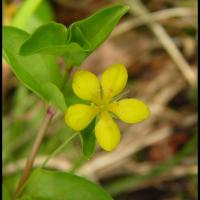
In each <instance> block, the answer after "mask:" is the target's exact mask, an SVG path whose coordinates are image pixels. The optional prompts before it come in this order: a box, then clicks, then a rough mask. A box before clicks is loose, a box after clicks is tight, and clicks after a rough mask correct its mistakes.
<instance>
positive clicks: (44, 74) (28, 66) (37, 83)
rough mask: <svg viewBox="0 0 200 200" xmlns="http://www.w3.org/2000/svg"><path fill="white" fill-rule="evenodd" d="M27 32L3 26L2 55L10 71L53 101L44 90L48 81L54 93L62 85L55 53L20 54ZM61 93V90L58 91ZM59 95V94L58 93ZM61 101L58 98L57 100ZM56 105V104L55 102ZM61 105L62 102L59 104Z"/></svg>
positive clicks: (29, 86) (41, 95) (45, 98)
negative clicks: (52, 86)
mask: <svg viewBox="0 0 200 200" xmlns="http://www.w3.org/2000/svg"><path fill="white" fill-rule="evenodd" d="M28 37H29V34H28V33H26V32H24V31H22V30H20V29H18V28H14V27H9V26H4V27H3V51H4V54H3V55H4V57H5V59H6V60H7V62H8V63H9V65H10V67H11V69H12V71H13V72H14V73H15V75H16V76H17V78H18V79H19V80H20V81H22V83H23V84H24V85H25V86H26V87H27V88H29V89H30V90H32V91H33V92H34V93H36V94H37V95H38V96H40V97H41V98H43V99H44V100H46V101H48V102H49V101H52V102H55V95H52V94H51V95H49V94H48V92H46V91H45V86H43V85H45V84H46V83H47V82H50V83H51V84H53V85H54V90H56V91H57V92H56V93H59V92H58V89H55V88H56V87H58V88H60V87H61V85H62V81H63V80H62V76H61V73H60V71H59V68H58V65H57V63H56V57H55V55H42V54H36V55H31V56H26V57H24V56H20V55H19V49H20V47H21V45H22V43H23V42H24V41H25V40H27V38H28ZM60 93H61V92H60ZM59 96H61V94H59ZM58 102H61V101H60V100H58V101H57V103H58ZM56 106H58V104H56ZM59 107H60V108H61V107H62V108H64V107H63V102H62V103H61V104H60V105H59Z"/></svg>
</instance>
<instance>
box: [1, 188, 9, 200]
mask: <svg viewBox="0 0 200 200" xmlns="http://www.w3.org/2000/svg"><path fill="white" fill-rule="evenodd" d="M2 196H3V200H10V197H9V193H8V190H7V188H6V186H5V185H4V184H2Z"/></svg>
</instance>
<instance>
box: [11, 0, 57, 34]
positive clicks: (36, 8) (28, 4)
mask: <svg viewBox="0 0 200 200" xmlns="http://www.w3.org/2000/svg"><path fill="white" fill-rule="evenodd" d="M51 20H53V14H52V10H51V7H50V5H49V2H48V1H46V0H25V1H23V2H21V6H20V8H19V9H18V10H17V13H16V15H15V16H14V18H13V20H12V22H11V25H12V26H15V27H18V28H22V29H24V30H26V31H32V30H34V29H35V28H38V27H39V26H40V25H42V24H44V23H47V22H49V21H51Z"/></svg>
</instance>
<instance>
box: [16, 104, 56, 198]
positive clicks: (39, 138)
mask: <svg viewBox="0 0 200 200" xmlns="http://www.w3.org/2000/svg"><path fill="white" fill-rule="evenodd" d="M54 114H55V113H54V112H53V111H52V108H51V107H48V109H47V113H46V116H45V118H44V121H43V123H42V125H41V127H40V129H39V131H38V134H37V137H36V139H35V142H34V144H33V147H32V150H31V153H30V155H29V157H28V159H27V161H26V165H25V167H24V170H23V174H22V176H21V178H20V180H19V183H18V186H17V190H16V196H19V195H20V194H21V192H22V190H23V186H24V184H25V182H26V180H27V179H28V177H29V174H30V171H31V168H32V166H33V162H34V160H35V157H36V154H37V152H38V150H39V148H40V145H41V143H42V140H43V137H44V135H45V133H46V130H47V128H48V126H49V124H50V123H51V120H52V118H53V116H54Z"/></svg>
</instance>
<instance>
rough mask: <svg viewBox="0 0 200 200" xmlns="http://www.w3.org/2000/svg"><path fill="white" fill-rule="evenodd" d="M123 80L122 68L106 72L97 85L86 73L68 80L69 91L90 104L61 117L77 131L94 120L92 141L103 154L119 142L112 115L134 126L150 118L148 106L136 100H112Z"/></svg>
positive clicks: (117, 128)
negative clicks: (94, 137) (70, 83)
mask: <svg viewBox="0 0 200 200" xmlns="http://www.w3.org/2000/svg"><path fill="white" fill-rule="evenodd" d="M127 79H128V74H127V70H126V67H125V66H124V65H122V64H114V65H112V66H110V67H109V68H107V69H106V70H105V71H104V72H103V74H102V76H101V80H100V81H99V80H98V78H97V76H96V75H95V74H93V73H91V72H89V71H84V70H80V71H77V72H76V73H75V74H74V77H73V80H72V88H73V91H74V93H75V94H76V95H77V96H78V97H79V98H81V99H84V100H87V101H89V102H90V104H89V105H87V104H74V105H72V106H70V107H69V108H68V109H67V111H66V113H65V122H66V124H67V125H68V126H69V127H70V128H72V129H74V130H76V131H81V130H83V129H85V128H86V127H87V126H88V125H89V124H90V123H91V122H92V121H93V120H94V118H95V117H96V125H95V129H94V132H95V135H96V139H97V141H98V143H99V145H100V146H101V147H102V148H103V149H104V150H106V151H112V150H113V149H114V148H116V146H117V145H118V144H119V142H120V130H119V127H118V126H117V124H116V123H115V122H114V120H113V119H112V116H113V114H114V116H116V117H118V118H119V119H120V120H122V121H124V122H126V123H138V122H141V121H143V120H145V119H146V118H148V116H149V115H150V110H149V108H148V106H147V105H146V104H145V103H144V102H142V101H140V100H138V99H133V98H126V99H123V100H119V101H117V100H115V99H116V96H117V95H119V94H120V93H121V92H122V90H123V89H124V88H125V86H126V83H127Z"/></svg>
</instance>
